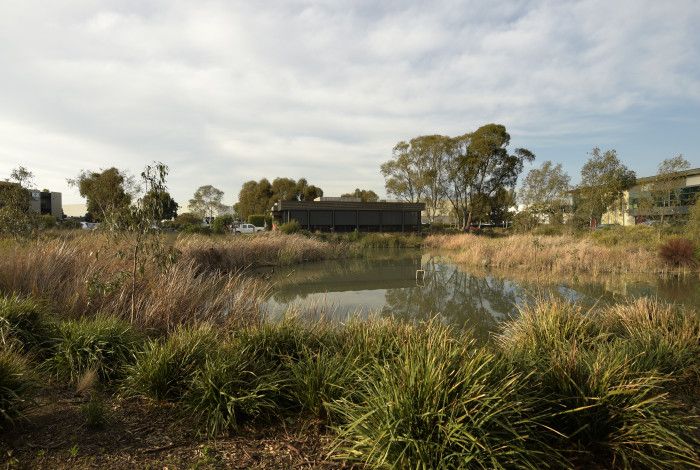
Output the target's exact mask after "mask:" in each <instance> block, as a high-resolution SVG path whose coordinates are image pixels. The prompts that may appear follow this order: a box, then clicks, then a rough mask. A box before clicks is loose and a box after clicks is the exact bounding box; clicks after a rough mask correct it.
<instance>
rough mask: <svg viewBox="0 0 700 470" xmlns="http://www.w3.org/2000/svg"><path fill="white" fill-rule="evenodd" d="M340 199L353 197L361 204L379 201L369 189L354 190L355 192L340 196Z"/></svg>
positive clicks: (375, 194)
mask: <svg viewBox="0 0 700 470" xmlns="http://www.w3.org/2000/svg"><path fill="white" fill-rule="evenodd" d="M340 197H355V198H359V199H360V200H361V201H362V202H377V201H379V196H378V195H377V193H375V192H374V191H372V190H371V189H360V188H355V191H353V192H351V193H345V194H341V195H340Z"/></svg>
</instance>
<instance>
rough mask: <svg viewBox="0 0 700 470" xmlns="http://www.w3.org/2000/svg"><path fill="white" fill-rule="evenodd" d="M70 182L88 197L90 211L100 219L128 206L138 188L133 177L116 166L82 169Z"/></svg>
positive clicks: (94, 216) (82, 194)
mask: <svg viewBox="0 0 700 470" xmlns="http://www.w3.org/2000/svg"><path fill="white" fill-rule="evenodd" d="M68 183H69V184H71V185H72V186H77V187H78V191H79V192H80V195H81V196H82V197H84V198H85V199H87V211H88V213H89V214H90V215H91V216H92V218H93V219H94V220H98V221H102V220H104V219H105V217H107V216H108V215H109V214H110V213H111V212H113V211H116V210H121V209H123V208H125V207H128V206H129V204H131V200H132V197H133V194H134V193H135V192H136V191H137V190H138V188H137V186H136V184H135V183H134V179H133V177H131V176H129V175H127V174H126V173H124V172H122V171H120V170H118V169H117V168H114V167H112V168H108V169H106V170H102V171H88V170H82V171H81V172H80V173H79V174H78V176H77V177H76V178H75V179H72V180H68Z"/></svg>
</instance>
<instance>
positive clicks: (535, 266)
mask: <svg viewBox="0 0 700 470" xmlns="http://www.w3.org/2000/svg"><path fill="white" fill-rule="evenodd" d="M425 246H426V247H428V248H435V249H445V250H450V251H451V253H450V258H452V259H453V260H454V261H455V262H457V263H463V264H467V265H472V266H479V267H489V268H497V269H514V270H520V271H527V272H537V273H548V274H589V275H598V274H604V273H660V272H667V271H668V270H669V268H668V266H666V265H665V264H664V263H661V262H660V261H659V259H658V257H657V255H656V254H655V253H653V252H652V251H650V250H649V249H647V248H643V247H632V246H601V245H597V244H595V243H594V242H593V241H591V240H590V239H586V238H575V237H573V236H552V237H538V236H534V235H513V236H510V237H504V238H487V237H482V236H477V235H471V234H463V235H432V236H430V237H428V238H427V239H426V240H425Z"/></svg>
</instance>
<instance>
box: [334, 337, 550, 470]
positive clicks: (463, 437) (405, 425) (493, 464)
mask: <svg viewBox="0 0 700 470" xmlns="http://www.w3.org/2000/svg"><path fill="white" fill-rule="evenodd" d="M412 334H417V333H412ZM521 383H522V380H521V377H520V376H519V375H518V374H517V373H515V372H513V371H512V370H511V369H509V368H508V366H507V364H505V362H504V361H502V360H500V359H498V358H497V357H496V356H494V355H493V354H491V353H489V352H487V351H486V350H485V349H483V348H477V347H476V346H475V345H474V343H473V342H471V341H468V340H465V339H462V340H460V339H455V338H451V337H450V335H449V334H448V332H447V330H446V329H444V328H443V327H440V326H438V325H435V324H432V325H429V326H428V327H427V330H426V332H424V333H423V335H422V340H419V341H412V342H405V343H402V345H401V351H400V353H399V354H398V356H397V357H396V358H395V359H394V360H391V361H388V362H387V363H385V364H382V363H381V362H380V363H377V365H376V366H375V371H373V380H368V381H364V382H361V383H360V384H358V388H359V391H358V393H359V394H360V396H361V398H360V400H358V401H357V402H355V403H353V402H352V401H350V400H347V399H340V400H338V401H335V402H334V403H333V404H332V405H331V409H332V411H333V412H335V413H337V414H338V416H340V418H341V420H342V421H343V422H344V423H345V424H343V425H341V426H340V427H338V428H337V430H338V432H339V440H338V442H337V443H336V448H335V451H336V455H337V456H338V457H339V458H342V459H347V460H349V461H354V462H359V463H361V464H364V465H366V466H367V467H368V468H465V467H470V468H471V467H474V468H541V467H547V466H548V464H549V465H552V466H556V465H557V463H559V462H560V461H561V460H560V458H559V457H558V454H557V453H556V452H554V451H551V449H549V448H548V447H547V446H546V445H545V444H544V443H542V442H539V441H538V438H537V435H538V432H537V431H536V426H535V419H534V417H532V415H531V413H530V411H531V410H530V405H529V404H528V399H526V396H525V395H524V394H523V390H522V387H521V385H520V384H521ZM524 397H525V398H524Z"/></svg>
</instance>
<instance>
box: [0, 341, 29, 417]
mask: <svg viewBox="0 0 700 470" xmlns="http://www.w3.org/2000/svg"><path fill="white" fill-rule="evenodd" d="M35 388H36V380H35V377H34V374H33V373H32V371H31V369H30V366H29V362H28V360H27V359H26V358H25V357H23V356H21V355H20V354H19V353H17V352H16V351H14V350H13V349H12V348H9V347H5V346H0V431H3V430H5V429H8V428H9V427H11V426H12V425H13V424H14V422H15V421H16V420H17V419H21V418H22V417H23V414H22V412H23V409H24V407H25V406H26V405H27V402H28V400H29V398H30V397H31V394H32V392H33V391H34V389H35Z"/></svg>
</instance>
